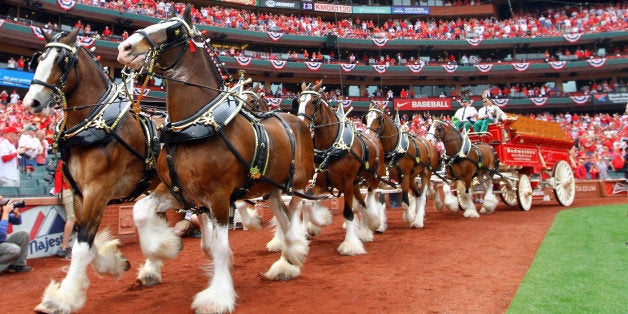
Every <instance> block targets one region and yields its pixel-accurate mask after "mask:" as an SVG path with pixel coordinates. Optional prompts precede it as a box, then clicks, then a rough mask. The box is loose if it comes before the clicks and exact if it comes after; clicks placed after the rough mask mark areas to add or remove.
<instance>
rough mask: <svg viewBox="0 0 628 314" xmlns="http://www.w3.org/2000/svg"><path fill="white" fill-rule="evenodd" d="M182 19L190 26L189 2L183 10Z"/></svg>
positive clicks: (190, 12) (190, 8)
mask: <svg viewBox="0 0 628 314" xmlns="http://www.w3.org/2000/svg"><path fill="white" fill-rule="evenodd" d="M183 20H184V21H185V22H186V23H188V25H189V26H190V27H192V5H191V4H189V3H188V4H187V5H186V6H185V10H184V11H183Z"/></svg>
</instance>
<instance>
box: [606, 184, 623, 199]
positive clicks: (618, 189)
mask: <svg viewBox="0 0 628 314" xmlns="http://www.w3.org/2000/svg"><path fill="white" fill-rule="evenodd" d="M604 196H607V197H609V196H620V197H626V196H628V183H626V180H604Z"/></svg>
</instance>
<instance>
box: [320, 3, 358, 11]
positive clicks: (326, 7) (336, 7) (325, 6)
mask: <svg viewBox="0 0 628 314" xmlns="http://www.w3.org/2000/svg"><path fill="white" fill-rule="evenodd" d="M314 11H321V12H336V13H351V12H352V10H351V6H350V5H342V4H329V3H314Z"/></svg>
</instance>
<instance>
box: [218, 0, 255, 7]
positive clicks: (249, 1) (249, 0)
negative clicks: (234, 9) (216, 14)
mask: <svg viewBox="0 0 628 314" xmlns="http://www.w3.org/2000/svg"><path fill="white" fill-rule="evenodd" d="M219 1H222V2H227V3H237V4H244V5H251V6H254V5H256V4H257V0H219Z"/></svg>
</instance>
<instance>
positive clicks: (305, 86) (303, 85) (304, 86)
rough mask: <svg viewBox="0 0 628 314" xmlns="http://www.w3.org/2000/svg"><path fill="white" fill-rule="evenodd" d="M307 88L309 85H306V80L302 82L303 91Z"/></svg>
mask: <svg viewBox="0 0 628 314" xmlns="http://www.w3.org/2000/svg"><path fill="white" fill-rule="evenodd" d="M306 88H307V85H305V82H302V83H301V91H304V90H305V89H306Z"/></svg>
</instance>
